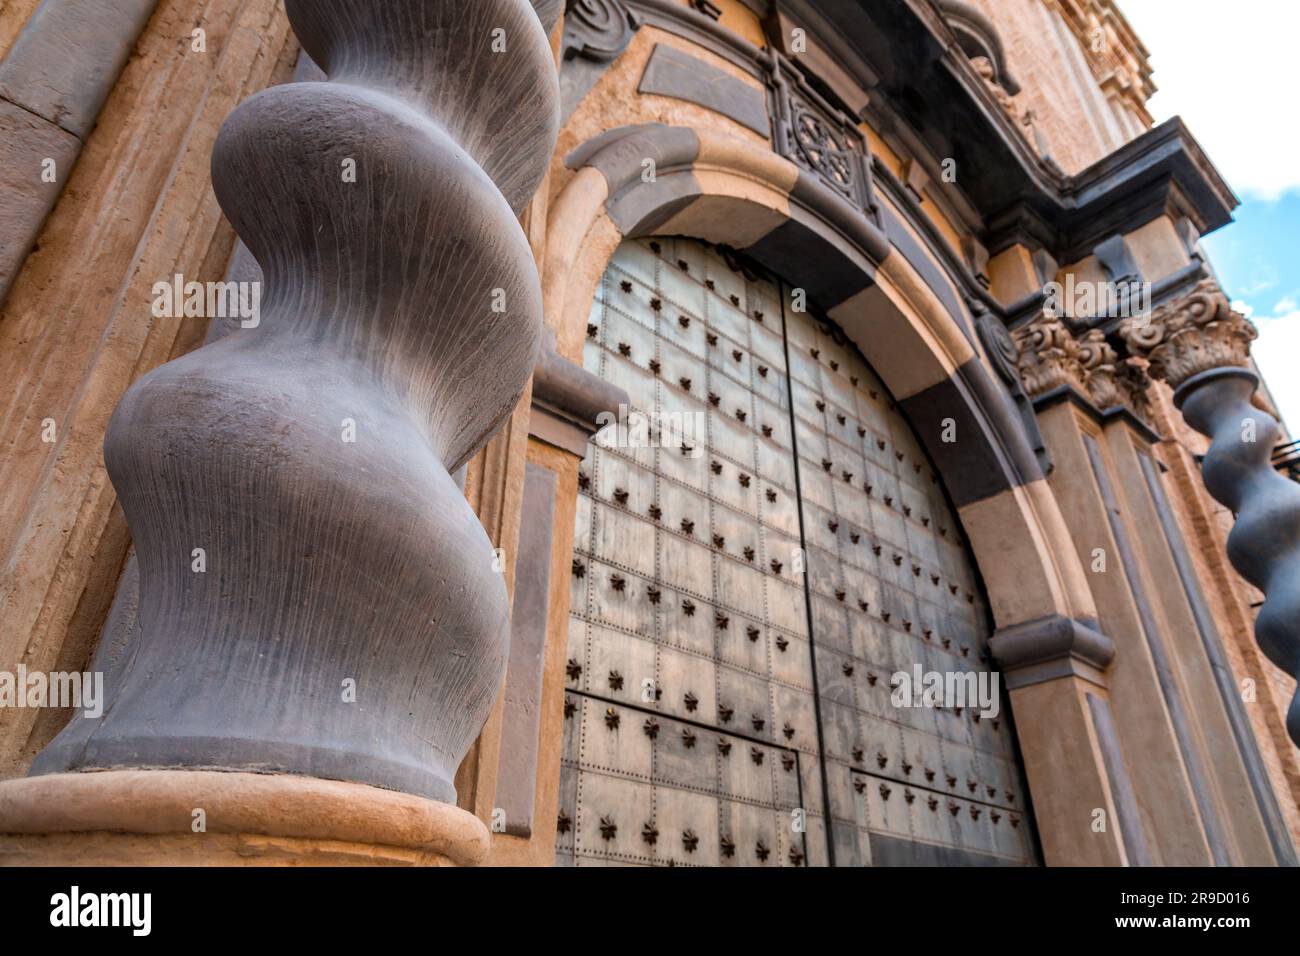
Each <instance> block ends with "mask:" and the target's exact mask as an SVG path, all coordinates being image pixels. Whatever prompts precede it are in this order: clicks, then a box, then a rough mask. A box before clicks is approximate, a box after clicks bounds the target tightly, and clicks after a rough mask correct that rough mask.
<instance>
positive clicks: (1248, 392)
mask: <svg viewBox="0 0 1300 956" xmlns="http://www.w3.org/2000/svg"><path fill="white" fill-rule="evenodd" d="M1120 334H1121V335H1122V336H1123V338H1124V339H1125V341H1126V342H1127V343H1128V346H1129V349H1130V351H1132V352H1133V353H1134V354H1137V355H1142V356H1144V357H1146V358H1148V359H1149V360H1150V363H1151V364H1150V369H1149V371H1150V373H1151V375H1152V376H1153V377H1155V378H1161V379H1164V380H1165V381H1166V382H1168V383H1169V385H1170V386H1171V387H1172V388H1173V389H1174V404H1175V405H1177V406H1178V408H1179V409H1180V410H1181V411H1182V413H1183V418H1184V419H1186V421H1187V423H1188V424H1189V425H1191V426H1192V428H1194V429H1196V430H1197V431H1198V432H1201V433H1202V434H1204V435H1206V436H1208V437H1209V438H1210V439H1211V444H1210V448H1209V451H1207V452H1206V454H1205V459H1204V462H1203V464H1202V466H1201V470H1202V475H1203V476H1204V479H1205V487H1206V488H1207V489H1208V490H1209V492H1210V494H1211V495H1213V496H1214V497H1215V499H1217V500H1218V501H1219V502H1220V503H1222V504H1223V505H1225V506H1227V507H1228V508H1230V509H1232V511H1233V512H1234V513H1236V515H1237V522H1236V525H1235V526H1234V527H1233V529H1232V532H1231V534H1230V535H1229V536H1228V558H1229V560H1231V561H1232V564H1233V566H1234V567H1235V568H1236V569H1237V570H1238V571H1239V572H1240V573H1241V575H1242V577H1244V578H1245V579H1246V580H1247V581H1249V582H1250V583H1251V584H1253V585H1254V586H1255V587H1257V588H1259V589H1260V590H1261V591H1263V592H1264V595H1265V601H1264V604H1263V606H1262V607H1261V608H1260V611H1259V616H1258V617H1257V618H1256V620H1255V636H1256V639H1257V640H1258V641H1259V646H1260V648H1261V649H1262V650H1263V651H1264V653H1265V654H1266V655H1267V656H1268V659H1269V660H1271V661H1272V662H1273V663H1274V664H1276V665H1277V666H1278V667H1280V668H1282V670H1284V671H1286V672H1287V673H1288V674H1290V675H1291V676H1292V677H1297V676H1300V485H1297V484H1296V483H1295V482H1293V481H1290V480H1288V479H1286V478H1284V477H1282V476H1281V475H1280V474H1278V473H1277V472H1276V471H1275V470H1274V469H1273V467H1272V465H1271V463H1270V458H1271V455H1272V450H1273V447H1274V446H1275V445H1276V444H1277V441H1278V437H1279V427H1278V423H1277V421H1276V420H1275V419H1274V418H1273V417H1272V416H1271V415H1269V414H1268V413H1267V412H1264V411H1262V410H1261V409H1260V408H1259V407H1257V406H1256V405H1254V404H1252V403H1251V397H1252V396H1253V395H1254V393H1255V389H1256V388H1257V387H1258V385H1259V379H1258V377H1257V376H1256V375H1255V373H1254V372H1253V371H1251V370H1250V368H1249V367H1248V361H1247V358H1248V356H1249V354H1250V343H1251V342H1252V341H1253V340H1254V338H1255V336H1256V332H1255V328H1254V326H1252V325H1251V324H1250V322H1249V321H1247V319H1246V318H1245V317H1244V316H1242V315H1240V314H1238V313H1237V312H1234V311H1233V310H1232V308H1231V307H1230V306H1229V304H1228V300H1227V298H1226V297H1225V296H1224V294H1223V293H1222V291H1220V289H1219V287H1218V286H1217V285H1216V284H1215V283H1214V281H1213V280H1210V279H1206V280H1204V281H1202V282H1201V283H1199V284H1198V285H1197V286H1196V287H1195V288H1194V289H1193V290H1192V291H1191V292H1190V293H1189V294H1187V295H1185V296H1183V297H1181V298H1179V299H1177V300H1174V301H1172V302H1169V303H1165V304H1164V305H1161V306H1160V307H1159V308H1157V309H1156V310H1155V311H1154V312H1153V313H1152V314H1151V316H1150V317H1138V318H1133V319H1127V320H1125V322H1124V323H1123V324H1122V326H1121V327H1120ZM1287 732H1288V734H1289V735H1290V736H1291V739H1292V740H1294V741H1295V742H1296V743H1297V744H1300V695H1297V696H1296V697H1294V698H1292V701H1291V706H1290V708H1289V710H1288V712H1287Z"/></svg>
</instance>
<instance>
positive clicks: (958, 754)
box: [557, 238, 1036, 866]
mask: <svg viewBox="0 0 1300 956" xmlns="http://www.w3.org/2000/svg"><path fill="white" fill-rule="evenodd" d="M733 266H734V267H733ZM792 304H793V303H792V301H791V299H790V294H789V291H788V290H784V289H783V288H782V287H781V285H780V284H779V283H778V282H776V281H773V280H769V279H766V278H763V277H760V276H758V275H756V274H754V273H753V272H750V271H749V270H748V269H747V268H746V267H744V266H741V265H739V264H738V263H736V262H734V261H730V260H729V257H728V256H727V255H725V254H723V253H721V252H719V251H717V250H715V249H713V248H711V247H708V246H706V245H704V244H702V243H699V242H695V241H692V240H685V239H673V238H660V239H653V240H636V241H629V242H626V243H624V245H623V246H622V247H620V249H619V250H618V252H617V253H616V254H615V257H614V259H613V260H612V262H611V263H610V266H609V267H608V269H607V271H606V273H605V275H604V276H603V278H602V280H601V283H600V286H599V288H598V290H597V295H596V299H595V302H594V304H593V308H592V311H591V316H590V320H589V324H588V328H587V332H588V337H587V340H586V343H585V348H584V364H585V366H586V367H587V369H588V370H589V371H592V372H594V373H596V374H598V375H600V376H601V377H602V378H604V379H606V380H607V381H610V382H612V383H614V384H617V385H619V386H621V387H623V388H625V389H626V390H627V391H628V394H629V396H630V401H631V404H632V407H633V409H634V410H635V411H636V412H639V413H642V414H645V415H647V416H648V417H649V418H650V420H651V421H652V422H654V421H658V420H661V419H662V420H667V421H673V422H678V423H680V422H699V423H702V427H699V428H696V429H690V428H687V429H686V430H685V431H684V432H680V433H679V434H678V435H675V436H668V435H661V434H659V433H657V432H656V431H655V429H654V428H651V429H650V431H649V434H650V436H651V437H652V438H653V439H655V440H653V441H651V442H648V443H640V444H634V445H632V446H630V447H629V446H628V445H627V443H624V444H622V445H620V444H618V443H605V442H602V443H593V444H592V445H590V446H589V452H588V456H587V458H586V459H585V460H584V462H583V464H582V466H581V470H580V477H579V484H580V501H579V507H578V517H577V521H576V527H575V545H574V548H575V554H574V564H573V570H574V574H573V603H572V627H571V628H570V640H569V648H568V654H567V657H568V661H567V668H566V678H567V683H566V698H565V721H564V725H565V749H564V760H563V769H562V781H561V787H560V793H561V801H560V806H561V810H560V819H559V824H560V833H559V837H558V839H557V862H559V863H561V864H565V865H572V864H578V865H591V864H602V863H603V864H633V865H636V864H640V865H655V864H659V865H662V864H672V865H785V866H791V865H793V866H800V865H824V864H826V863H827V862H829V855H828V851H827V840H826V826H827V822H826V818H825V815H826V812H827V811H829V813H830V817H831V836H832V841H831V842H832V843H833V846H834V851H835V862H836V863H837V864H839V865H845V864H850V865H851V864H870V863H871V862H872V861H873V855H879V856H881V862H891V861H892V862H899V861H903V862H905V861H907V860H908V859H914V860H916V861H918V862H932V861H933V860H934V859H943V860H953V859H958V860H961V861H974V862H1003V863H1032V862H1034V861H1035V860H1036V849H1035V847H1034V843H1033V837H1032V832H1031V830H1032V828H1031V826H1030V824H1029V822H1028V820H1027V815H1026V810H1027V808H1026V806H1025V802H1026V801H1025V798H1024V795H1023V785H1022V783H1021V779H1020V777H1021V774H1020V769H1019V761H1018V757H1017V754H1016V749H1015V743H1014V739H1013V736H1012V731H1011V728H1010V722H1009V720H1008V719H1007V715H1006V714H1005V713H1002V714H1000V715H999V718H998V719H996V720H989V719H984V720H980V719H978V715H975V714H973V712H972V710H971V709H964V710H963V712H961V713H955V712H953V711H952V710H950V711H945V710H942V709H933V708H897V707H894V706H893V705H892V704H891V702H890V677H891V675H892V674H893V673H894V672H896V671H899V670H907V671H909V672H910V671H911V668H912V666H913V665H914V664H920V665H921V666H922V668H923V670H926V671H963V670H969V671H979V670H986V669H987V650H986V642H987V637H988V625H987V612H986V610H985V608H984V605H983V597H982V591H981V588H980V585H979V583H978V580H977V578H976V575H975V573H974V570H973V566H972V563H971V561H970V558H969V556H968V553H967V551H966V549H965V545H964V543H963V541H962V539H961V535H960V530H959V528H958V526H957V523H956V520H955V518H954V516H953V514H952V512H951V509H950V508H949V506H948V504H947V501H946V498H945V497H944V494H943V491H942V488H941V486H940V485H939V481H938V477H937V475H935V474H934V473H933V471H932V468H931V466H930V464H929V460H928V458H927V457H926V456H925V455H924V453H923V452H922V451H921V449H920V447H919V445H918V444H917V441H916V439H915V437H914V435H913V433H912V431H911V429H910V428H909V426H908V425H907V423H906V421H905V420H904V419H903V417H902V415H901V414H900V413H899V412H898V411H897V409H896V408H895V407H894V405H893V402H892V399H891V398H890V396H889V394H888V392H887V390H886V389H885V388H884V386H883V384H882V383H881V382H880V380H879V378H878V377H877V376H876V375H875V373H874V372H873V371H872V370H871V369H870V368H869V367H868V366H867V365H866V363H865V361H864V360H863V359H862V358H861V356H860V354H859V353H858V352H857V350H856V349H855V348H854V347H853V346H852V345H851V344H850V343H848V342H847V341H846V340H844V339H843V337H842V336H841V335H840V333H839V331H838V329H836V328H835V327H833V326H831V325H829V324H823V323H821V322H819V321H818V320H817V319H815V318H814V317H812V316H811V315H808V314H805V313H798V312H795V311H794V309H793V308H792ZM677 416H684V417H677ZM683 436H684V437H683ZM670 438H671V439H672V440H669V439H670ZM660 439H662V440H660ZM646 445H649V447H646ZM805 577H806V581H805ZM810 622H811V633H810V630H809V626H810ZM814 660H815V666H814ZM953 710H955V708H954V709H953ZM819 715H820V720H819V719H818V718H819ZM823 778H824V779H825V781H826V789H825V791H824V792H823V783H822V781H823ZM900 854H901V856H900ZM927 854H928V855H927ZM942 854H948V856H943V855H942ZM953 854H956V856H954V855H953ZM963 854H965V855H964V856H963ZM936 855H938V856H936Z"/></svg>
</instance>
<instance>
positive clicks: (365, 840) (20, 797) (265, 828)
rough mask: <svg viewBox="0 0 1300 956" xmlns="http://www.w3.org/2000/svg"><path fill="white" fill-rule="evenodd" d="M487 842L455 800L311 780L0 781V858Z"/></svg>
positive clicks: (41, 860)
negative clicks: (198, 819)
mask: <svg viewBox="0 0 1300 956" xmlns="http://www.w3.org/2000/svg"><path fill="white" fill-rule="evenodd" d="M196 807H201V808H202V809H203V811H204V817H203V823H204V826H205V829H204V830H203V831H201V832H196V831H195V830H194V824H195V816H194V810H195V808H196ZM488 839H489V838H488V830H487V827H486V826H485V825H484V824H483V822H482V821H481V820H479V819H478V818H477V817H476V816H474V815H473V814H471V813H468V812H466V811H465V810H462V809H460V808H458V807H453V806H449V805H447V804H445V803H438V802H435V801H433V800H425V799H422V798H420V797H414V796H411V795H409V794H404V793H396V792H393V791H391V790H380V789H378V788H376V787H367V786H364V785H362V784H356V783H344V782H341V781H337V780H318V779H315V778H312V777H300V776H288V775H274V774H259V773H222V772H219V771H210V770H112V771H106V772H104V773H94V774H83V773H70V774H52V775H49V776H43V777H28V778H26V779H23V780H14V781H10V782H8V783H6V784H5V785H4V786H3V787H0V865H2V866H16V865H33V864H34V865H43V866H51V865H92V866H93V865H104V864H108V865H115V866H122V865H142V864H143V865H155V864H163V865H177V864H204V865H221V866H229V865H249V864H252V865H258V864H262V865H266V864H279V863H284V862H293V863H295V864H302V863H312V862H315V863H323V864H328V865H338V864H340V863H342V864H347V865H390V866H391V865H397V866H412V865H418V866H430V865H433V866H436V865H459V866H475V865H477V864H479V863H481V862H482V861H483V859H484V858H485V857H486V856H487V851H488Z"/></svg>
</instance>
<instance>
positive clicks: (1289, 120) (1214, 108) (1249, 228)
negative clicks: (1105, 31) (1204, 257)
mask: <svg viewBox="0 0 1300 956" xmlns="http://www.w3.org/2000/svg"><path fill="white" fill-rule="evenodd" d="M1119 7H1120V9H1121V10H1123V12H1124V15H1125V16H1126V17H1127V18H1128V20H1129V23H1131V24H1132V25H1133V29H1134V30H1136V31H1137V33H1138V35H1139V36H1140V37H1141V38H1142V41H1143V42H1144V43H1145V44H1146V46H1147V48H1148V49H1149V50H1150V51H1151V65H1152V67H1153V68H1154V69H1155V76H1154V80H1155V82H1156V85H1157V86H1158V87H1159V88H1160V89H1159V92H1157V93H1156V95H1155V96H1154V97H1153V98H1152V99H1151V102H1150V104H1149V107H1150V109H1151V112H1152V114H1153V115H1154V116H1155V118H1156V120H1157V122H1159V121H1160V120H1164V119H1166V118H1168V117H1170V116H1174V115H1178V116H1181V117H1182V118H1183V120H1184V122H1186V123H1187V125H1188V127H1189V128H1190V129H1191V131H1192V135H1193V136H1195V137H1196V138H1197V140H1198V141H1199V142H1200V144H1201V145H1202V146H1203V147H1204V148H1205V150H1206V152H1207V153H1208V154H1209V156H1210V159H1211V160H1212V161H1213V162H1214V163H1215V165H1216V166H1218V168H1219V171H1220V172H1222V173H1223V175H1224V177H1225V178H1226V179H1227V180H1228V183H1229V184H1230V185H1231V186H1232V188H1233V190H1234V191H1235V192H1236V194H1237V195H1238V197H1240V199H1241V201H1242V204H1241V206H1240V208H1238V209H1237V211H1236V212H1235V213H1234V214H1233V215H1234V218H1235V219H1236V220H1237V221H1236V222H1234V223H1233V224H1231V225H1229V226H1225V227H1224V228H1223V229H1220V230H1219V231H1218V232H1215V233H1212V234H1210V235H1209V236H1207V237H1206V238H1205V239H1204V240H1203V241H1202V244H1203V248H1204V249H1205V251H1206V252H1207V253H1208V254H1209V258H1210V261H1211V263H1212V264H1213V266H1214V268H1215V270H1216V271H1217V273H1218V275H1219V281H1220V283H1221V284H1222V285H1223V288H1224V291H1225V292H1226V293H1227V294H1228V296H1229V297H1230V298H1231V299H1232V300H1233V304H1234V305H1236V306H1237V308H1239V309H1240V310H1241V311H1242V312H1244V313H1245V314H1247V315H1249V316H1250V318H1251V320H1252V321H1253V322H1254V323H1255V324H1256V326H1257V327H1258V328H1259V333H1260V337H1259V340H1258V341H1257V342H1256V343H1255V346H1254V349H1253V353H1254V355H1255V361H1256V362H1257V364H1258V365H1259V367H1260V370H1261V371H1262V372H1263V373H1264V377H1265V379H1266V380H1267V381H1268V385H1269V389H1270V390H1271V391H1272V393H1273V397H1274V399H1275V400H1276V401H1277V404H1278V406H1279V408H1280V409H1281V411H1282V414H1283V416H1284V417H1285V418H1286V419H1287V423H1288V425H1289V426H1290V429H1291V431H1292V433H1293V434H1294V435H1297V436H1300V368H1298V367H1297V366H1298V364H1300V121H1297V119H1296V116H1297V115H1298V114H1300V107H1297V105H1296V98H1297V94H1300V55H1298V54H1297V51H1296V47H1295V38H1296V36H1297V35H1300V2H1296V0H1231V2H1225V0H1119ZM1234 50H1235V51H1237V52H1236V53H1234V52H1233V51H1234Z"/></svg>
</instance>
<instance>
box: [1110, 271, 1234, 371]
mask: <svg viewBox="0 0 1300 956" xmlns="http://www.w3.org/2000/svg"><path fill="white" fill-rule="evenodd" d="M1119 331H1120V335H1121V336H1122V337H1123V338H1124V340H1125V342H1127V343H1128V347H1129V350H1130V351H1131V352H1132V353H1133V354H1134V355H1139V356H1142V357H1145V358H1147V359H1148V360H1149V361H1150V363H1151V375H1152V376H1153V377H1155V378H1158V379H1163V380H1164V381H1166V382H1168V383H1169V385H1170V387H1172V388H1178V386H1180V385H1182V384H1183V383H1184V382H1186V381H1187V380H1188V379H1190V378H1191V377H1192V376H1194V375H1198V374H1200V373H1201V372H1206V371H1209V370H1210V369H1215V368H1225V367H1242V368H1244V367H1246V365H1247V364H1248V362H1247V356H1248V355H1249V354H1250V343H1251V342H1253V341H1254V340H1255V338H1256V337H1257V335H1258V332H1256V330H1255V327H1254V326H1253V325H1252V324H1251V323H1250V321H1249V320H1248V319H1247V318H1246V317H1245V316H1243V315H1241V314H1240V313H1238V312H1235V311H1233V309H1232V307H1231V306H1230V305H1229V304H1228V299H1227V296H1225V295H1224V294H1223V292H1222V291H1221V290H1220V289H1219V286H1218V284H1217V283H1216V282H1215V281H1214V280H1213V279H1204V280H1202V281H1201V282H1200V283H1198V284H1197V285H1196V287H1195V288H1194V289H1193V290H1192V291H1191V292H1190V293H1188V294H1187V295H1184V296H1181V297H1179V298H1177V299H1174V300H1172V301H1169V302H1165V303H1162V304H1161V305H1159V306H1157V307H1156V308H1155V309H1154V310H1153V311H1152V313H1151V315H1149V316H1135V317H1133V318H1130V319H1125V320H1124V322H1123V323H1121V325H1120V330H1119Z"/></svg>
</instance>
